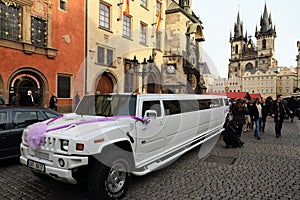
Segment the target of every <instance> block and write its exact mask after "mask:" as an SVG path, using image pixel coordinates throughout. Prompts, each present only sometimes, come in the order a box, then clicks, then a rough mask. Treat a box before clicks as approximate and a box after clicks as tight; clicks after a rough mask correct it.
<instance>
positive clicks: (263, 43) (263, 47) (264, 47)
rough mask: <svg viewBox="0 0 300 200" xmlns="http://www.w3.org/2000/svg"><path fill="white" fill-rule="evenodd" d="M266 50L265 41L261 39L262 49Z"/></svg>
mask: <svg viewBox="0 0 300 200" xmlns="http://www.w3.org/2000/svg"><path fill="white" fill-rule="evenodd" d="M266 48H267V41H266V39H263V41H262V49H266Z"/></svg>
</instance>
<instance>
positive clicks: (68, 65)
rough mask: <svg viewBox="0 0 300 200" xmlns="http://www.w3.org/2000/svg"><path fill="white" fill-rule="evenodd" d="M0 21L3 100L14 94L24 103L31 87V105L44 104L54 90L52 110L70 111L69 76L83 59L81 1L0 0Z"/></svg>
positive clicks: (71, 77)
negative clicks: (54, 96) (54, 108)
mask: <svg viewBox="0 0 300 200" xmlns="http://www.w3.org/2000/svg"><path fill="white" fill-rule="evenodd" d="M74 19H76V23H74ZM0 21H1V23H0V51H1V54H0V92H1V93H3V95H4V97H5V103H6V104H10V102H11V98H12V97H13V96H14V95H15V94H16V93H19V94H20V105H24V104H25V102H24V99H25V97H26V95H27V91H28V90H32V92H33V95H34V98H35V105H36V106H40V107H48V106H49V99H50V97H51V94H52V93H53V92H54V93H55V94H56V95H57V97H58V99H59V100H58V110H59V111H61V112H69V111H71V108H72V102H73V97H74V80H75V79H76V78H77V72H78V70H79V69H80V66H81V64H82V63H83V60H84V34H83V32H82V30H84V1H83V0H77V1H76V2H74V1H70V0H69V1H68V0H56V1H53V0H52V1H51V0H0ZM81 87H82V85H81ZM78 92H79V93H80V94H82V92H83V91H82V90H81V91H78Z"/></svg>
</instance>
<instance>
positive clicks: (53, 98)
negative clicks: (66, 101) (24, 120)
mask: <svg viewBox="0 0 300 200" xmlns="http://www.w3.org/2000/svg"><path fill="white" fill-rule="evenodd" d="M57 102H58V100H57V97H56V96H55V93H54V92H53V93H52V96H51V98H50V101H49V108H51V109H52V110H55V111H57Z"/></svg>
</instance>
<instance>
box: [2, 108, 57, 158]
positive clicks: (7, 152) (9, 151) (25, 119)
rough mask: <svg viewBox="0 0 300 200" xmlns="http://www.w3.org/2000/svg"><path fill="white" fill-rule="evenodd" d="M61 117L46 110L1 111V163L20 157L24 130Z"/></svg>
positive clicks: (17, 109) (16, 109) (9, 109)
mask: <svg viewBox="0 0 300 200" xmlns="http://www.w3.org/2000/svg"><path fill="white" fill-rule="evenodd" d="M59 115H61V114H60V113H58V112H56V111H54V110H48V109H44V108H29V107H27V108H23V107H4V108H1V109H0V161H1V160H4V159H7V158H13V157H18V156H19V155H20V144H21V140H22V133H23V130H24V128H26V127H27V126H28V125H31V124H33V123H36V122H40V121H44V120H46V119H50V118H54V117H57V116H59Z"/></svg>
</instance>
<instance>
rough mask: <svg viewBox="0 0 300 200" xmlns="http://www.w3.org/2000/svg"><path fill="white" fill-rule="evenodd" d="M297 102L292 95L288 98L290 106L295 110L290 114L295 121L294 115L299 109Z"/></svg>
mask: <svg viewBox="0 0 300 200" xmlns="http://www.w3.org/2000/svg"><path fill="white" fill-rule="evenodd" d="M297 104H298V102H297V101H296V99H295V97H294V96H291V99H289V100H288V107H289V108H290V109H291V111H292V112H293V113H292V114H290V119H291V122H293V121H294V117H295V114H296V112H297V109H298V105H297Z"/></svg>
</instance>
